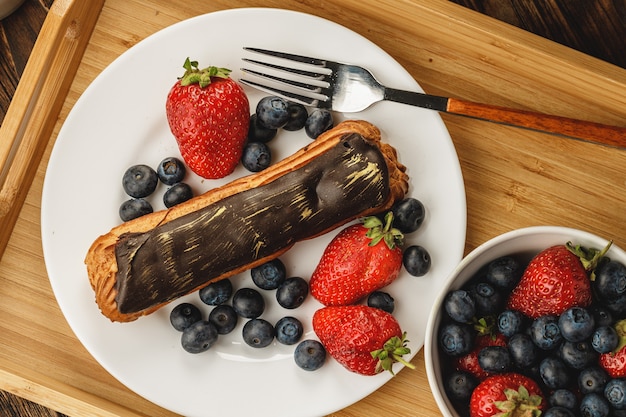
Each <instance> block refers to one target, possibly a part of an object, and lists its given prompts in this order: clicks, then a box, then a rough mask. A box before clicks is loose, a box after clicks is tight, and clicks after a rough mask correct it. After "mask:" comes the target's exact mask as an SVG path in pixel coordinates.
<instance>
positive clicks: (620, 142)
mask: <svg viewBox="0 0 626 417" xmlns="http://www.w3.org/2000/svg"><path fill="white" fill-rule="evenodd" d="M385 99H386V100H392V101H397V102H400V103H404V104H410V105H414V106H419V107H424V108H429V109H432V110H438V111H441V112H445V113H450V114H456V115H459V116H466V117H471V118H475V119H481V120H486V121H490V122H495V123H502V124H505V125H509V126H516V127H522V128H526V129H531V130H536V131H539V132H544V133H552V134H556V135H563V136H568V137H572V138H576V139H582V140H585V141H589V142H595V143H601V144H604V145H609V146H615V147H619V148H626V127H619V126H609V125H604V124H601V123H595V122H590V121H586V120H578V119H570V118H567V117H561V116H553V115H550V114H545V113H538V112H532V111H527V110H517V109H512V108H508V107H500V106H493V105H490V104H482V103H476V102H473V101H468V100H462V99H458V98H447V97H440V96H433V95H429V94H422V93H415V92H409V91H400V90H393V89H387V91H386V92H385Z"/></svg>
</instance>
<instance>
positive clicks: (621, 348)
mask: <svg viewBox="0 0 626 417" xmlns="http://www.w3.org/2000/svg"><path fill="white" fill-rule="evenodd" d="M614 327H615V331H616V332H617V335H618V337H619V342H618V344H617V347H616V348H615V350H614V351H613V352H609V353H603V354H601V355H600V358H599V362H600V366H601V367H602V368H604V370H605V371H606V373H607V374H609V375H610V376H611V378H626V320H620V321H618V322H617V323H615V326H614Z"/></svg>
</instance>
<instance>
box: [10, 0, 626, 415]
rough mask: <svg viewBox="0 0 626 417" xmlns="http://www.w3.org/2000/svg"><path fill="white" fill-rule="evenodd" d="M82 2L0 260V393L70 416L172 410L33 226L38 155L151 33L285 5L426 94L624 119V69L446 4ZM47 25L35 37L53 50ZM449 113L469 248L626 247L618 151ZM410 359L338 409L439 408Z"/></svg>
mask: <svg viewBox="0 0 626 417" xmlns="http://www.w3.org/2000/svg"><path fill="white" fill-rule="evenodd" d="M58 4H61V5H66V6H69V5H70V4H72V3H71V2H69V1H67V2H64V1H62V0H57V1H56V2H55V7H56V6H57V5H58ZM83 4H89V5H90V7H91V8H89V10H90V13H93V15H92V17H93V18H95V17H97V21H96V25H95V29H94V31H93V34H92V36H91V37H90V38H88V43H87V44H86V49H85V53H84V55H83V56H82V59H80V60H79V61H77V64H78V66H77V67H76V74H75V76H73V77H72V75H71V74H67V75H65V76H64V77H61V78H62V79H63V82H67V83H68V85H69V92H68V94H67V97H64V95H63V94H61V93H56V94H57V95H54V97H56V98H55V99H54V100H49V101H47V102H46V103H47V104H46V105H49V106H59V108H60V112H59V114H58V119H57V120H56V123H54V121H53V123H52V124H53V126H52V128H51V140H50V141H49V143H48V144H47V147H45V148H44V147H42V146H41V145H40V144H41V143H45V142H46V141H45V140H44V141H43V142H38V143H39V144H38V145H36V146H35V148H36V149H35V151H39V152H41V153H42V158H41V163H40V164H39V165H38V166H36V167H35V168H36V170H34V171H33V178H34V180H33V182H32V186H30V188H28V187H26V191H28V193H27V195H25V204H24V206H23V207H22V209H21V210H20V211H19V216H17V222H16V225H15V229H14V231H13V234H12V235H11V236H10V239H9V240H8V244H7V246H6V251H5V253H4V256H3V257H2V259H1V261H0V323H1V326H2V329H1V331H0V334H1V335H2V336H0V337H1V338H2V342H1V343H0V388H1V389H4V390H7V391H10V392H13V393H16V394H18V395H20V396H23V397H26V398H28V399H32V400H34V401H36V402H39V403H43V404H44V405H46V406H49V407H51V408H53V409H56V410H59V411H61V412H63V413H65V414H68V415H70V416H90V415H92V416H173V415H174V414H172V413H171V412H168V411H166V410H163V409H161V408H159V407H158V406H156V405H154V404H151V403H149V402H148V401H146V400H144V399H142V398H140V397H138V396H137V395H135V394H134V393H132V392H130V391H129V390H127V389H126V388H125V387H124V386H123V385H122V384H121V383H119V382H118V381H116V380H115V379H114V378H112V377H111V376H110V375H109V374H108V373H107V372H106V371H104V370H103V369H102V367H101V366H100V365H99V364H98V363H97V362H96V361H95V360H94V358H92V357H91V356H90V355H89V353H88V352H87V351H86V350H85V349H84V348H83V346H82V345H81V344H80V342H78V340H77V339H76V338H75V336H74V335H73V334H72V332H71V330H70V329H69V327H68V325H67V323H66V322H65V319H64V317H63V316H62V314H61V312H60V310H59V308H58V306H57V304H56V300H55V298H54V296H53V294H52V291H51V288H50V284H49V282H48V278H47V275H46V271H45V265H44V261H43V255H42V251H41V241H40V237H41V236H40V231H39V228H40V222H39V216H40V201H41V190H42V185H43V178H44V174H45V169H46V163H47V160H48V158H49V155H50V150H51V147H52V145H53V143H54V139H55V138H56V135H57V134H58V131H59V129H60V127H61V125H62V123H63V121H64V120H65V118H66V117H67V115H68V113H69V111H70V110H71V108H72V106H73V104H74V103H75V102H76V100H77V98H78V97H79V96H80V94H81V93H82V92H83V91H84V90H85V88H86V87H87V86H88V85H89V83H90V82H91V81H93V79H94V78H95V77H96V76H97V75H98V74H99V73H100V72H101V71H102V70H103V69H104V68H105V67H106V66H107V65H108V64H109V63H111V62H112V61H113V60H114V59H115V58H116V57H118V56H119V55H120V54H122V53H123V52H124V51H126V50H127V49H128V48H130V47H131V46H133V45H134V44H136V43H137V42H139V41H140V40H142V39H144V38H145V37H147V36H149V35H150V34H152V33H154V32H156V31H157V30H159V29H161V28H164V27H166V26H169V25H171V24H173V23H176V22H178V21H180V20H182V19H185V18H189V17H192V16H195V15H198V14H202V13H207V12H212V11H215V10H221V9H226V8H232V7H257V6H263V7H277V8H288V9H294V10H298V11H302V12H306V13H311V14H315V15H319V16H321V17H324V18H327V19H330V20H333V21H335V22H337V23H339V24H342V25H344V26H346V27H348V28H350V29H352V30H354V31H355V32H357V33H360V34H361V35H363V36H365V37H366V38H368V39H370V40H372V41H373V42H374V43H376V44H377V45H379V46H380V47H381V48H383V49H384V50H386V51H387V52H388V53H389V54H391V55H392V56H393V57H394V58H395V59H396V60H398V61H399V62H400V63H401V64H402V65H403V66H404V67H405V68H406V69H407V70H408V71H409V72H410V73H411V74H412V75H413V76H414V77H415V79H416V80H417V81H418V82H419V83H420V84H421V85H422V87H423V88H424V89H425V90H426V91H427V92H429V93H433V94H439V95H451V96H455V97H460V98H464V99H468V100H474V101H481V102H486V103H491V104H495V105H504V106H515V107H518V108H521V109H529V110H538V111H543V112H548V113H554V114H559V115H562V116H567V117H574V118H583V119H588V120H593V121H596V122H601V123H607V124H615V125H620V126H626V71H625V70H623V69H620V68H617V67H615V66H612V65H609V64H606V63H603V62H601V61H598V60H596V59H592V58H590V57H587V56H585V55H583V54H580V53H577V52H575V51H572V50H570V49H567V48H565V47H562V46H559V45H556V44H554V43H552V42H549V41H546V40H544V39H541V38H538V37H536V36H533V35H530V34H528V33H526V32H523V31H521V30H518V29H515V28H512V27H510V26H507V25H505V24H502V23H500V22H497V21H494V20H492V19H489V18H487V17H484V16H481V15H479V14H477V13H474V12H471V11H469V10H466V9H464V8H462V7H459V6H457V5H454V4H451V3H449V2H446V1H443V0H420V1H418V0H377V1H374V0H360V1H353V0H344V1H343V2H341V4H336V3H331V2H318V1H309V0H303V1H299V2H287V1H278V0H268V1H264V2H256V1H220V0H216V1H212V2H205V1H200V0H187V1H185V2H183V1H179V0H172V1H168V2H162V1H158V0H142V1H139V0H106V1H104V3H103V5H102V10H101V12H100V13H99V15H98V13H96V12H95V11H94V10H98V9H99V8H100V5H101V4H100V3H98V2H83ZM58 7H61V6H58ZM55 33H56V35H57V36H58V32H55ZM55 33H53V34H50V36H49V37H46V38H44V39H40V41H39V42H38V46H39V45H40V44H42V45H44V46H49V44H47V43H46V42H48V41H51V40H52V39H55V37H54V36H55ZM312 36H314V34H312ZM70 82H71V84H70ZM50 97H52V98H54V97H53V95H51V96H49V98H50ZM22 106H26V104H23V105H22ZM21 111H24V108H23V107H22V108H21ZM55 118H56V116H55ZM444 121H445V123H446V125H447V127H448V129H449V131H450V134H451V136H452V139H453V141H454V144H455V146H456V149H457V152H458V154H459V159H460V161H461V167H462V170H463V175H464V180H465V185H466V190H467V206H468V225H467V226H468V227H467V241H466V250H467V251H469V250H471V249H473V248H474V247H476V246H477V245H478V244H480V243H482V242H483V241H485V240H487V239H488V238H491V237H493V236H495V235H497V234H499V233H502V232H505V231H508V230H511V229H513V228H518V227H525V226H530V225H537V224H553V225H564V226H571V227H578V228H582V229H585V230H588V231H590V232H593V233H596V234H599V235H602V236H605V237H607V238H613V239H614V240H615V243H616V244H617V245H618V246H621V247H626V223H625V222H624V221H623V212H624V207H626V191H625V190H624V186H625V185H626V175H625V174H624V171H623V168H622V167H623V166H625V165H626V152H624V151H621V150H616V149H613V148H608V147H603V146H598V145H591V144H587V143H582V142H578V141H573V140H569V139H563V138H558V137H552V136H548V135H544V134H539V133H534V132H529V131H523V130H519V129H514V128H508V127H504V126H500V125H493V124H487V123H484V122H480V121H476V120H472V119H465V118H459V117H454V116H445V117H444ZM433 157H435V156H433ZM22 166H25V165H22ZM3 229H4V224H3ZM413 362H414V364H415V365H416V367H417V369H416V370H415V371H412V372H411V371H408V370H406V371H403V372H401V373H400V374H399V375H398V376H397V377H396V378H394V379H393V380H392V381H391V382H390V383H388V384H386V385H385V386H383V387H382V388H381V389H380V390H378V391H377V392H375V393H374V394H372V395H370V396H369V397H367V398H365V399H364V400H362V401H360V402H358V403H357V404H355V405H353V406H351V407H348V408H347V409H345V410H342V411H340V412H337V413H335V414H334V415H335V416H337V417H339V416H342V417H347V416H376V415H382V414H383V413H385V414H390V415H398V416H432V415H435V414H437V411H436V410H437V408H436V405H435V403H434V400H433V397H432V395H431V393H430V390H429V387H428V384H427V380H426V374H425V369H424V364H423V355H422V353H420V354H418V355H417V356H416V358H415V359H414V361H413ZM163 378H167V375H164V376H163ZM315 400H316V401H317V399H315ZM320 400H322V399H320Z"/></svg>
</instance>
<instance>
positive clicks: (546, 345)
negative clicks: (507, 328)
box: [529, 315, 563, 350]
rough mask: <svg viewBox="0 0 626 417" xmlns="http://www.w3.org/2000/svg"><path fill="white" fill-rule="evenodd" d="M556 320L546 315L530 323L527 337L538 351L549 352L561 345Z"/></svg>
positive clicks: (556, 318)
mask: <svg viewBox="0 0 626 417" xmlns="http://www.w3.org/2000/svg"><path fill="white" fill-rule="evenodd" d="M558 320H559V319H558V317H556V316H553V315H546V316H541V317H538V318H536V319H535V320H533V322H532V323H531V325H530V328H529V335H530V337H531V339H532V341H533V343H534V344H535V345H537V346H538V347H539V348H540V349H543V350H551V349H555V348H556V347H558V346H559V344H561V341H562V340H563V336H562V335H561V331H560V330H559V324H558Z"/></svg>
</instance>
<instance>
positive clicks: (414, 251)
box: [402, 245, 431, 277]
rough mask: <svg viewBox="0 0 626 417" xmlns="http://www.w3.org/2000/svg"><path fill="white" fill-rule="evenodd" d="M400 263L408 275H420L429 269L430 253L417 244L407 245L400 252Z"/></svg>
mask: <svg viewBox="0 0 626 417" xmlns="http://www.w3.org/2000/svg"><path fill="white" fill-rule="evenodd" d="M402 264H403V265H404V269H406V272H408V273H409V274H410V275H413V276H414V277H421V276H423V275H426V273H427V272H428V271H429V270H430V264H431V259H430V254H429V253H428V251H427V250H426V249H425V248H423V247H421V246H419V245H413V246H409V247H408V248H406V249H404V253H403V254H402Z"/></svg>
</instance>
